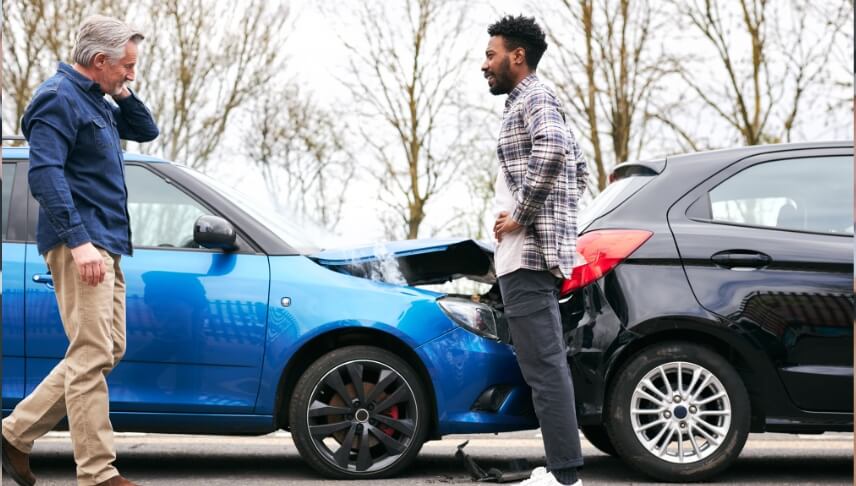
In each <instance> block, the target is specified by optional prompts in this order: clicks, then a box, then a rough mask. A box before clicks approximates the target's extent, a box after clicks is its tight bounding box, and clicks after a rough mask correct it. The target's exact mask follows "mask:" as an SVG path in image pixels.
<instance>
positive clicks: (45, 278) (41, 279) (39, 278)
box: [33, 273, 54, 289]
mask: <svg viewBox="0 0 856 486" xmlns="http://www.w3.org/2000/svg"><path fill="white" fill-rule="evenodd" d="M33 282H36V283H40V284H44V285H47V286H48V288H49V289H52V288H54V285H53V277H52V276H51V274H49V273H48V274H44V275H42V274H38V273H37V274H35V275H33Z"/></svg>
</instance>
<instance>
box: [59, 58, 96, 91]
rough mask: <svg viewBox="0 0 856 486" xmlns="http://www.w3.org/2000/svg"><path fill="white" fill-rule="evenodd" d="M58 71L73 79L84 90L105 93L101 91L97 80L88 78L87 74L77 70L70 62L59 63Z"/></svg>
mask: <svg viewBox="0 0 856 486" xmlns="http://www.w3.org/2000/svg"><path fill="white" fill-rule="evenodd" d="M57 73H61V74H64V75H65V76H66V77H68V78H69V79H70V80H72V81H73V82H74V83H75V84H76V85H78V86H80V89H82V90H83V91H94V92H96V93H97V94H100V95H103V94H104V93H103V92H102V91H101V85H99V84H98V83H96V82H95V81H93V80H91V79H89V78H87V77H86V76H84V75H82V74H80V73H79V72H77V71H76V70H75V69H74V68H73V67H71V66H69V65H68V64H66V63H64V62H61V63H59V67H58V68H57Z"/></svg>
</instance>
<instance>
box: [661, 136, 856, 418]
mask: <svg viewBox="0 0 856 486" xmlns="http://www.w3.org/2000/svg"><path fill="white" fill-rule="evenodd" d="M852 181H853V153H852V148H842V149H834V148H832V149H815V150H811V151H806V150H800V151H791V152H778V153H770V154H765V155H759V156H753V157H750V158H748V159H746V160H742V161H738V162H737V163H735V164H733V165H732V166H730V167H728V168H727V169H725V170H724V171H722V172H720V173H719V174H717V175H715V176H713V177H712V178H711V179H710V180H708V181H706V182H704V183H703V184H702V185H701V186H699V187H697V188H696V189H695V190H693V191H691V192H690V193H689V194H688V195H687V196H686V197H685V198H683V199H682V200H681V201H680V202H678V203H677V204H676V205H675V206H673V207H672V209H671V210H670V212H669V224H670V226H671V228H672V232H673V234H674V237H675V241H676V243H677V245H678V249H679V251H680V255H681V259H682V261H683V264H684V268H685V270H686V275H687V278H688V279H689V282H690V285H691V287H692V289H693V292H694V293H695V295H696V297H697V299H698V301H699V303H700V304H701V305H702V306H704V307H705V308H707V309H708V310H710V311H712V312H715V313H717V314H719V315H720V316H723V317H725V318H727V319H728V322H730V323H731V326H732V327H733V328H734V329H735V330H736V331H737V332H742V333H746V334H747V335H749V336H752V337H753V338H754V340H755V342H757V343H760V345H761V346H762V347H763V348H765V350H766V351H767V352H768V353H769V355H770V356H771V357H772V359H773V362H774V365H775V366H776V368H777V369H778V373H779V376H780V378H781V380H782V382H783V384H784V386H785V388H786V390H787V392H788V394H789V395H790V397H791V399H792V401H793V402H794V404H795V405H796V406H798V407H799V408H801V409H804V410H812V411H850V410H852V406H853V403H852V397H853V347H852V346H853V345H852V343H853V319H854V315H853V290H852V288H853V192H852V191H853V189H852Z"/></svg>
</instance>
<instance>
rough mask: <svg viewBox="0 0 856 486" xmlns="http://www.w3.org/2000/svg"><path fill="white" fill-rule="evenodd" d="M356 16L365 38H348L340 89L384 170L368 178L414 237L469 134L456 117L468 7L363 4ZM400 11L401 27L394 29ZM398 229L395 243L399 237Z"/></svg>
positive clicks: (438, 0)
mask: <svg viewBox="0 0 856 486" xmlns="http://www.w3.org/2000/svg"><path fill="white" fill-rule="evenodd" d="M355 9H356V10H355V12H354V18H355V19H356V22H357V23H358V24H359V30H360V36H359V38H357V39H343V41H344V42H345V45H346V47H347V49H348V50H349V52H350V56H351V57H350V63H349V76H348V78H347V79H346V80H344V81H343V82H344V84H345V86H346V87H347V88H348V91H349V93H350V94H351V96H352V99H353V102H354V106H355V108H356V116H357V117H358V118H359V120H361V122H360V124H359V128H360V135H361V139H362V141H363V142H364V143H365V144H366V145H367V146H368V147H369V148H370V149H371V151H372V154H373V157H374V158H375V159H376V161H377V162H378V163H379V164H380V167H381V170H380V171H377V170H369V171H368V172H369V173H372V174H377V176H376V179H377V182H378V183H379V184H380V187H381V191H382V194H381V196H382V199H383V201H384V202H385V203H386V204H388V205H389V206H390V207H391V208H392V209H393V210H394V214H395V219H396V221H397V223H396V224H395V226H394V228H402V227H403V228H404V232H403V234H404V235H405V236H406V237H407V238H416V237H417V236H418V235H419V229H420V226H421V225H422V222H423V221H424V219H425V216H426V207H427V205H428V203H429V201H431V200H432V198H433V197H434V196H435V195H437V194H438V193H439V192H440V191H441V190H442V189H443V188H444V187H445V185H446V184H447V183H448V182H449V180H451V179H452V178H453V177H454V176H455V175H456V173H457V171H458V168H459V166H460V165H461V164H462V162H463V161H464V153H465V150H464V147H466V145H467V143H468V136H469V134H470V131H469V130H468V129H467V127H466V125H465V123H466V117H465V116H463V115H462V114H461V113H457V112H456V110H455V106H456V99H455V98H456V96H459V95H460V92H459V86H458V81H459V77H460V73H461V70H462V68H463V67H464V66H466V65H467V63H466V62H465V59H467V56H468V55H469V54H470V52H469V51H470V49H469V48H468V46H461V45H459V44H460V38H461V33H462V29H463V22H464V19H465V15H466V11H467V9H466V4H465V3H462V2H454V1H452V2H450V1H442V0H402V1H400V2H396V3H394V4H392V3H389V2H381V1H366V2H364V3H362V4H361V5H360V6H358V7H355ZM399 10H400V11H401V14H402V15H401V16H400V17H398V18H403V19H405V20H404V22H390V21H389V18H390V17H391V16H397V15H398V14H399ZM393 11H395V13H394V14H393V13H392V12H393ZM399 225H400V226H399ZM394 228H391V229H393V231H392V232H393V233H394V234H393V235H390V236H398V235H400V234H401V233H400V231H396V230H394Z"/></svg>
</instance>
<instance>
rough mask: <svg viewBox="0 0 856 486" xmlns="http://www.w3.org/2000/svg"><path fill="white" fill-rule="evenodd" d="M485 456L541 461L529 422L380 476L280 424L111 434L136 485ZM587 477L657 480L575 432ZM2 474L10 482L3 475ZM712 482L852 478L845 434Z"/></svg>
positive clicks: (41, 469)
mask: <svg viewBox="0 0 856 486" xmlns="http://www.w3.org/2000/svg"><path fill="white" fill-rule="evenodd" d="M466 439H470V444H469V445H468V446H467V448H466V451H467V452H468V453H469V454H470V455H472V456H473V457H474V458H475V459H476V460H477V461H478V462H479V464H481V465H483V466H488V467H491V466H494V467H502V466H503V465H504V463H506V462H507V461H508V460H510V459H513V458H526V459H527V460H529V461H530V462H531V463H533V464H534V465H536V466H537V465H543V459H542V457H541V451H542V449H541V447H542V446H541V440H540V436H538V433H537V431H525V432H514V433H507V434H499V435H476V436H452V437H447V438H445V439H444V440H442V441H435V442H429V443H427V444H425V446H424V448H423V449H422V452H421V454H420V456H419V458H418V459H417V461H416V463H415V464H414V465H413V467H412V468H411V469H410V470H409V471H407V472H406V473H405V474H404V475H402V476H401V477H398V478H395V479H390V480H386V481H326V480H323V479H322V478H321V477H319V476H318V475H317V474H315V472H314V471H313V470H312V469H310V468H309V467H308V466H307V465H306V464H305V463H304V462H303V461H302V460H301V459H300V456H299V455H298V454H297V450H296V449H295V447H294V444H293V443H292V442H291V438H290V436H289V435H288V434H286V433H277V434H272V435H268V436H264V437H213V436H173V435H144V434H118V435H117V440H116V445H117V452H118V457H119V459H118V461H117V466H118V467H119V468H120V470H121V471H122V473H123V475H124V476H126V477H128V478H129V479H132V480H134V481H136V482H139V483H141V484H143V485H147V486H148V485H151V486H154V485H199V486H202V485H204V486H219V485H230V486H232V485H292V484H302V485H309V484H322V483H323V484H325V485H334V484H339V485H348V486H356V485H365V484H389V485H395V484H407V485H408V486H416V485H428V484H431V485H436V484H445V483H453V484H473V483H471V481H470V479H469V476H468V475H467V473H466V471H465V470H464V469H463V466H462V465H461V464H460V463H459V462H458V461H457V460H456V459H455V458H454V452H455V449H456V447H457V445H458V444H460V443H461V442H463V441H464V440H466ZM583 453H584V455H585V456H586V466H585V469H584V471H583V473H582V474H583V476H582V478H583V481H584V483H585V485H586V486H591V485H607V484H659V483H655V482H652V481H649V480H648V479H647V478H646V477H645V476H643V475H641V474H639V473H637V472H635V471H633V470H631V469H630V468H628V467H627V466H625V465H624V464H623V463H622V462H621V461H620V460H618V459H614V458H612V457H610V456H607V455H605V454H603V453H601V452H600V451H598V450H597V449H595V448H594V447H592V446H591V445H590V444H589V443H588V442H585V441H584V442H583ZM31 463H32V467H33V470H34V472H35V473H36V475H37V476H38V478H39V481H38V483H37V484H38V485H39V486H42V485H73V484H75V480H74V460H73V456H72V451H71V442H70V440H69V438H68V434H67V433H62V432H54V433H51V434H49V436H48V437H45V438H43V439H42V440H40V441H39V442H38V443H37V444H36V448H35V450H34V452H33V456H32V459H31ZM3 479H4V483H5V484H7V485H11V484H14V482H13V481H12V480H11V479H8V478H6V477H5V476H4V478H3ZM716 484H753V485H801V486H805V485H815V484H817V485H820V484H822V485H833V484H836V485H838V484H840V485H851V484H853V435H852V434H824V435H821V436H795V435H779V434H764V435H752V436H750V439H749V441H748V442H747V444H746V448H745V449H744V450H743V453H742V455H741V456H740V458H739V459H738V461H737V462H736V463H735V464H734V467H732V468H731V469H730V470H729V471H728V472H726V473H725V474H723V475H722V476H720V477H718V478H716Z"/></svg>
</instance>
